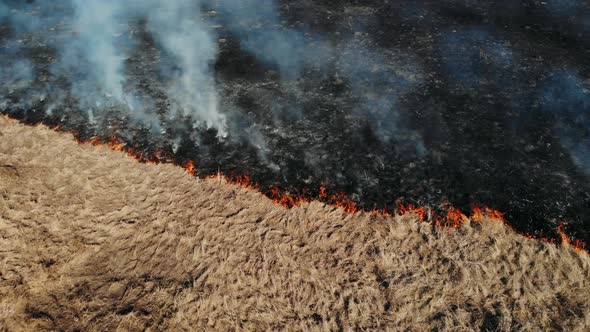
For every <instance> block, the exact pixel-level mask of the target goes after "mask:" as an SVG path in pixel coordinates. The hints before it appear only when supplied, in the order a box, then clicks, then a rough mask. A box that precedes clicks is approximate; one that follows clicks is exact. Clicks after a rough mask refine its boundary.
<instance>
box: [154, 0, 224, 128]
mask: <svg viewBox="0 0 590 332" xmlns="http://www.w3.org/2000/svg"><path fill="white" fill-rule="evenodd" d="M146 2H147V3H148V5H149V6H150V10H149V12H148V26H149V28H150V31H151V32H152V33H153V34H154V36H155V37H156V39H157V40H158V41H159V43H160V45H161V46H162V47H163V49H164V50H165V51H167V52H169V53H170V54H171V55H172V56H173V57H174V59H175V60H176V63H177V66H179V67H180V68H179V70H178V71H177V72H176V73H173V74H172V75H173V77H172V83H171V84H170V86H169V87H168V96H169V97H171V98H172V99H173V100H175V101H176V103H177V104H176V105H175V107H174V109H173V111H174V113H181V114H183V115H196V117H197V119H199V120H202V121H205V124H206V126H207V127H214V128H216V129H217V130H218V131H219V132H220V134H221V135H222V136H226V135H227V132H226V123H225V116H224V115H223V114H222V113H220V111H219V102H218V96H217V93H216V91H215V81H214V77H213V75H212V73H211V69H210V68H211V65H212V64H213V63H214V61H215V59H216V56H217V45H216V42H215V41H214V39H213V36H212V34H211V32H210V31H209V29H208V26H207V25H206V23H205V22H204V20H203V18H202V17H201V14H202V13H201V11H200V5H201V4H200V3H199V2H195V1H187V0H177V1H155V2H150V1H146ZM146 2H143V3H146ZM168 74H169V73H168Z"/></svg>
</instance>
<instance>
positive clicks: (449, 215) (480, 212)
mask: <svg viewBox="0 0 590 332" xmlns="http://www.w3.org/2000/svg"><path fill="white" fill-rule="evenodd" d="M52 129H54V130H56V131H63V128H62V127H61V126H60V125H56V126H54V127H53V128H52ZM74 136H76V135H74ZM76 141H77V142H78V143H79V144H90V145H93V146H98V147H107V148H109V149H111V150H115V151H121V152H123V153H125V154H126V155H128V156H130V157H132V158H134V159H137V160H138V161H141V162H150V163H162V162H166V160H165V159H162V155H165V153H164V152H163V151H162V150H156V151H155V152H154V153H153V154H151V155H149V156H144V155H142V154H140V153H138V152H136V149H134V148H133V147H132V146H128V145H127V144H126V143H125V142H124V141H123V140H121V139H120V138H118V137H116V136H111V137H109V138H108V139H106V140H104V139H102V138H100V137H98V136H94V137H91V138H90V139H88V140H80V139H78V138H76ZM179 166H181V167H182V168H184V169H185V170H186V172H187V173H189V174H191V175H193V176H197V168H196V165H195V163H194V162H193V161H192V160H188V161H185V162H183V163H181V164H180V165H179ZM209 178H215V179H219V180H220V181H221V180H222V179H223V180H225V181H226V182H227V183H230V184H234V185H238V186H241V187H244V188H248V189H256V190H261V189H260V186H259V185H258V184H257V183H256V182H253V181H252V180H251V178H250V176H248V175H235V176H225V175H224V174H222V173H221V171H217V172H216V173H214V174H212V175H210V176H209ZM261 191H263V190H261ZM266 192H267V193H268V195H269V196H270V198H271V199H272V200H273V202H275V203H276V204H279V205H282V206H284V207H286V208H292V207H295V206H300V205H302V204H305V203H309V202H311V201H313V200H318V201H321V202H324V203H326V204H328V205H331V206H334V207H337V208H340V209H341V210H342V211H344V212H345V213H347V214H354V213H356V212H359V211H365V212H369V213H371V214H374V215H380V216H391V215H393V213H392V211H391V210H389V209H388V208H387V207H386V208H383V209H379V208H373V209H371V210H368V209H366V208H364V207H362V206H359V205H358V204H357V203H356V202H355V201H353V200H351V199H350V198H348V196H347V195H346V194H344V193H335V194H329V193H328V190H327V189H326V187H325V185H323V184H322V185H321V186H320V187H319V189H318V191H317V193H316V194H313V193H310V192H309V191H306V192H304V193H303V194H292V193H290V192H289V191H286V190H281V189H279V188H278V187H272V188H270V189H268V190H267V191H266ZM395 211H396V212H397V214H398V215H404V214H414V215H416V216H417V217H418V219H419V220H420V221H421V222H430V223H432V224H434V225H437V226H441V227H449V228H457V227H460V226H461V225H462V224H463V223H466V222H468V221H470V220H471V221H476V222H478V221H482V220H485V219H491V220H496V221H499V222H502V223H505V219H504V213H502V212H500V211H498V210H495V209H492V208H489V207H487V206H483V207H480V206H478V205H474V206H473V207H472V211H471V215H470V216H469V217H468V216H467V215H466V214H464V213H463V212H461V211H460V210H459V209H457V208H455V207H453V206H452V205H450V204H443V207H442V212H438V213H437V212H436V211H435V210H433V209H431V208H430V207H426V206H416V205H413V204H403V203H401V202H399V201H398V202H396V204H395ZM565 226H567V224H565V223H562V224H561V225H560V226H559V227H558V228H557V233H558V234H559V236H560V238H561V243H562V245H565V246H569V247H571V248H573V249H574V250H576V251H577V252H580V253H583V254H586V255H590V253H589V252H588V251H587V250H586V249H585V248H584V243H583V242H582V241H580V240H572V239H571V238H570V237H569V236H568V235H567V234H566V233H565V231H564V228H565ZM522 235H523V236H524V237H527V238H530V239H536V240H539V241H543V242H548V243H553V244H556V242H557V241H556V240H555V239H549V238H544V237H543V238H539V237H535V236H532V235H530V234H522Z"/></svg>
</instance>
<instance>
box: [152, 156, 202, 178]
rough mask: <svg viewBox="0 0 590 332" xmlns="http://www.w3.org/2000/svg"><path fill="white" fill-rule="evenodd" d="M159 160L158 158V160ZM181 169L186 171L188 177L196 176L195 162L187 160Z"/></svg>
mask: <svg viewBox="0 0 590 332" xmlns="http://www.w3.org/2000/svg"><path fill="white" fill-rule="evenodd" d="M158 160H159V158H158ZM182 167H183V168H184V169H185V170H186V172H187V173H188V174H190V175H197V169H196V167H195V162H194V161H192V160H189V161H187V162H185V163H184V165H182Z"/></svg>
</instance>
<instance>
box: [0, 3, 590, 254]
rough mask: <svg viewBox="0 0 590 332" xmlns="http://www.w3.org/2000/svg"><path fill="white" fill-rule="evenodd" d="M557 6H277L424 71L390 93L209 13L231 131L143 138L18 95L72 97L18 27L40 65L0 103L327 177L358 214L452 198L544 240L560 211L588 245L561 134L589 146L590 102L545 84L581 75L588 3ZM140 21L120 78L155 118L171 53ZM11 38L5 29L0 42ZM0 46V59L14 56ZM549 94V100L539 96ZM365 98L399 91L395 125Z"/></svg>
mask: <svg viewBox="0 0 590 332" xmlns="http://www.w3.org/2000/svg"><path fill="white" fill-rule="evenodd" d="M564 3H577V2H575V1H573V2H571V1H570V2H568V1H556V0H555V1H546V2H541V1H521V2H515V1H493V2H492V1H490V2H483V1H477V2H476V1H467V0H464V1H459V0H446V1H440V0H439V1H422V2H420V3H419V4H416V3H415V2H413V1H405V2H400V1H389V3H386V2H384V1H335V0H334V1H327V0H324V1H295V0H292V1H287V0H283V1H282V5H281V15H282V18H283V23H282V24H283V25H284V27H285V28H292V29H303V28H306V29H309V31H311V32H312V34H317V35H321V36H322V37H323V38H324V39H327V40H329V42H330V44H331V45H333V47H335V48H336V49H337V50H338V51H342V53H346V52H347V50H350V49H353V50H357V51H358V53H359V54H363V50H370V51H371V52H376V53H378V54H380V55H381V56H382V57H383V58H384V59H385V60H383V61H381V62H377V63H376V64H377V65H391V64H394V65H396V66H401V67H403V66H406V65H407V66H417V67H419V68H420V70H419V71H420V75H421V78H420V79H418V80H416V82H415V84H414V85H413V86H412V87H411V88H409V89H408V90H407V91H404V92H403V93H400V92H399V91H389V90H388V88H389V86H390V84H391V81H390V80H389V78H383V77H381V76H379V75H378V73H379V68H377V69H375V70H370V71H368V72H367V71H362V70H361V71H360V72H355V75H354V77H345V76H340V75H339V74H340V73H341V72H342V70H341V68H340V67H339V64H338V61H331V60H330V61H328V62H329V63H330V64H329V65H327V66H323V67H322V68H321V69H318V68H316V67H315V66H313V64H311V65H309V64H308V65H307V66H306V67H305V68H304V70H303V71H302V73H301V74H300V75H299V76H297V77H296V78H292V79H285V78H284V77H283V79H281V75H280V74H279V73H278V71H279V68H276V67H275V66H273V65H272V64H268V63H265V62H263V61H261V60H259V59H257V57H256V56H255V55H253V54H251V53H249V52H247V51H246V50H245V48H244V47H243V46H242V45H241V41H240V38H239V37H238V36H237V35H235V34H234V33H233V32H232V31H231V29H226V28H225V24H224V23H225V22H224V17H223V16H222V15H220V17H219V16H218V17H216V18H215V19H214V20H216V22H215V24H216V25H218V27H217V28H216V33H217V34H218V35H219V40H220V42H219V47H220V54H219V58H218V61H217V63H216V64H215V72H216V77H217V79H218V88H219V90H220V93H221V96H222V105H223V109H224V110H225V109H227V110H228V111H227V114H228V117H229V122H230V123H231V124H232V125H231V126H232V129H233V130H232V131H230V137H229V138H227V139H224V140H220V139H218V138H217V136H216V132H215V131H214V130H203V129H194V128H193V127H192V126H191V125H189V124H188V123H190V121H186V123H187V124H186V125H184V124H183V123H182V122H178V121H177V122H175V123H173V124H166V123H165V122H163V127H165V128H166V129H167V130H166V133H165V134H163V135H162V136H158V137H157V138H154V136H153V134H152V133H151V131H150V129H148V128H144V127H143V126H141V125H138V124H133V122H131V121H129V120H128V118H127V117H126V116H125V112H123V111H120V110H118V109H116V108H113V109H108V110H102V111H103V113H102V114H103V115H102V116H101V117H100V119H99V120H98V123H95V124H90V123H89V121H88V118H87V116H86V115H85V113H82V112H79V107H77V101H76V100H75V99H74V98H65V101H64V102H63V107H59V108H56V109H55V110H54V111H53V112H52V113H51V115H47V114H46V113H45V110H46V109H47V107H48V105H50V104H51V102H52V99H51V98H52V97H51V95H49V96H48V97H47V98H46V99H44V100H43V101H39V100H37V101H34V102H29V103H26V102H24V101H23V99H24V98H29V96H30V94H29V93H28V91H31V90H34V89H35V88H42V87H46V86H48V85H51V86H52V87H53V88H54V89H60V90H64V91H67V90H68V88H69V84H70V82H68V79H69V78H67V77H52V76H51V75H50V71H49V70H48V66H49V65H50V64H51V63H52V61H53V59H55V56H54V50H51V49H49V48H47V47H43V43H41V42H39V39H42V38H43V36H29V37H28V38H26V39H25V41H24V45H25V46H26V47H24V51H23V53H25V54H24V55H25V56H27V57H29V58H31V59H32V60H33V61H34V63H35V65H36V73H35V75H36V81H35V85H38V86H33V87H27V88H21V89H8V88H6V87H3V88H2V89H6V90H11V91H8V92H7V93H6V95H7V96H8V104H9V105H13V106H12V107H5V110H4V112H7V113H10V114H11V115H12V116H15V117H19V118H21V119H23V120H24V121H25V122H29V123H36V122H45V123H48V124H51V125H57V124H59V125H61V126H62V128H65V129H68V130H73V131H74V132H76V133H77V135H79V136H80V138H83V139H84V138H90V137H91V136H94V135H99V136H101V137H104V138H107V137H110V136H112V135H118V136H120V137H121V138H122V139H123V140H124V141H125V142H127V143H128V144H129V146H132V147H133V148H134V149H135V150H137V151H139V152H141V153H143V154H145V155H146V156H150V155H151V154H153V153H154V152H155V151H156V150H163V151H164V158H167V159H169V160H170V161H175V162H177V163H182V162H184V161H186V160H193V161H195V162H196V164H197V168H198V170H199V174H201V175H207V174H211V173H215V172H217V171H218V170H221V171H222V172H224V173H226V174H244V173H246V174H249V175H250V176H251V177H252V179H253V180H254V181H256V182H258V183H259V184H260V185H261V188H262V189H263V191H268V190H269V189H270V188H271V187H274V186H279V187H282V188H285V189H286V190H289V191H290V192H292V193H301V192H306V191H307V192H309V195H314V194H317V191H318V188H319V187H320V185H321V184H322V183H324V184H326V185H327V187H328V189H329V191H331V192H336V191H343V192H345V193H346V194H347V195H349V197H350V198H352V199H353V200H355V201H357V202H359V203H362V204H364V206H366V207H367V208H372V207H374V206H377V207H384V206H389V207H392V206H393V202H394V201H395V200H397V199H401V200H403V201H406V202H416V203H422V204H429V205H433V206H437V205H439V204H440V203H442V202H443V201H448V202H450V203H452V204H454V205H455V206H457V207H459V208H460V209H462V210H464V211H469V209H470V206H471V204H474V203H480V204H486V205H489V206H491V207H493V208H496V209H499V210H501V211H504V212H506V214H507V215H506V218H507V220H508V222H509V223H510V224H511V225H513V226H515V227H516V228H517V229H518V230H519V231H522V232H527V233H532V234H535V235H540V236H550V237H551V236H555V228H556V226H557V225H558V224H559V223H560V222H562V221H566V222H568V223H570V227H569V231H570V232H572V233H573V235H574V237H576V238H581V239H583V240H585V242H587V243H588V242H590V224H589V222H590V221H589V220H588V219H587V216H588V215H590V180H589V177H588V175H587V173H585V172H588V170H587V169H586V170H585V169H584V168H585V166H584V165H583V164H579V163H575V162H574V157H576V156H574V155H572V150H571V149H569V148H567V146H566V144H564V137H563V135H564V134H563V132H564V130H560V128H563V127H564V126H565V127H566V129H567V128H573V129H571V130H569V129H568V130H565V133H566V134H565V139H566V141H567V140H573V141H580V142H583V141H586V142H588V141H589V139H588V135H589V129H588V128H590V119H589V115H588V113H589V111H590V104H589V101H588V100H589V98H590V97H589V96H588V92H587V91H588V90H587V89H586V90H583V91H584V92H583V94H582V96H581V97H579V96H577V97H571V94H570V93H569V92H568V91H567V89H569V88H570V87H568V85H567V84H565V87H564V88H563V89H565V91H561V90H560V89H561V88H560V87H557V88H553V85H552V84H553V83H551V82H553V81H555V80H553V79H552V78H555V77H560V76H559V75H561V74H560V73H562V72H574V73H577V75H578V76H579V77H581V78H582V79H586V80H587V79H588V78H589V77H590V51H589V50H590V47H589V45H588V41H589V40H590V33H589V30H588V29H589V27H590V25H589V24H588V23H584V22H590V20H588V18H589V17H590V13H588V6H587V5H584V4H581V5H579V6H578V7H576V8H575V10H574V11H573V12H572V7H571V4H570V5H567V4H564ZM568 6H569V7H568ZM212 9H215V8H212ZM584 20H586V21H584ZM580 22H581V23H580ZM142 27H143V23H142V22H136V24H135V26H134V28H135V29H137V31H138V32H139V33H138V34H136V36H138V41H139V42H140V43H142V44H141V45H140V47H137V48H136V49H135V50H134V53H133V55H132V56H131V57H130V59H129V60H128V63H127V75H128V78H129V81H128V84H129V85H131V86H133V88H135V89H139V90H141V91H143V92H144V93H146V94H147V95H149V96H151V97H152V98H153V99H154V100H155V101H156V102H155V104H156V106H155V107H156V108H157V112H158V114H160V115H163V114H165V113H166V112H167V106H168V101H167V97H166V94H165V93H164V92H163V91H164V88H163V87H162V79H161V78H160V77H158V73H157V70H155V68H156V67H157V66H159V65H161V64H162V63H165V62H166V61H170V60H169V59H168V60H167V59H166V56H165V55H162V56H160V54H159V53H158V51H157V45H155V42H154V41H153V39H152V37H151V36H150V34H149V33H148V32H146V31H145V29H143V28H142ZM256 28H259V27H252V29H256ZM11 33H12V32H11V31H10V29H9V28H6V27H5V28H2V29H1V30H0V34H1V36H2V37H0V38H2V39H0V40H8V39H9V37H10V35H11ZM154 46H155V47H154ZM152 47H153V48H152ZM0 56H1V57H3V59H2V63H3V64H4V63H10V60H11V57H14V56H17V55H9V54H8V53H7V54H0ZM408 58H411V61H410V60H407V61H408V63H406V59H408ZM410 62H411V63H410ZM373 67H374V66H373ZM326 68H327V69H326ZM375 73H377V74H375ZM363 75H366V77H364V76H363ZM363 84H364V85H365V86H366V89H362V88H361V89H359V85H361V87H362V86H363ZM585 84H588V82H587V81H586V82H585ZM554 90H556V91H557V95H558V96H557V97H556V96H555V93H553V94H551V93H550V96H551V97H552V98H553V99H548V98H547V93H548V92H547V91H550V92H551V91H554ZM559 91H561V92H559ZM367 92H374V93H375V94H376V96H377V97H375V98H376V99H377V101H376V103H375V105H376V104H377V103H378V102H379V101H383V100H385V101H389V100H395V103H391V105H389V108H390V109H389V110H388V111H389V112H392V113H394V114H395V123H396V124H395V126H394V128H385V129H386V131H387V132H389V133H390V134H391V135H390V136H388V137H386V138H385V139H384V138H383V133H382V130H383V124H384V123H385V124H387V123H388V121H393V120H391V119H389V118H388V117H387V116H386V115H384V114H383V113H377V114H376V115H375V114H374V113H372V112H371V110H366V109H365V108H367V107H368V106H367V105H372V104H371V100H372V99H371V98H372V97H370V96H369V97H367V96H366V95H365V94H366V93H367ZM560 96H561V97H560ZM554 99H557V102H556V101H555V100H554ZM229 109H232V110H233V111H229ZM562 110H568V111H567V112H562ZM187 120H189V119H187ZM572 133H573V134H572ZM179 137H180V138H181V140H180V141H178V138H179ZM253 137H260V140H256V139H253ZM173 146H174V148H173ZM582 151H584V150H582ZM586 151H587V150H586ZM582 157H584V156H582ZM577 158H578V159H579V158H580V156H577ZM586 158H587V157H586ZM582 159H583V158H582Z"/></svg>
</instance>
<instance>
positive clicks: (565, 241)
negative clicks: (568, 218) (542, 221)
mask: <svg viewBox="0 0 590 332" xmlns="http://www.w3.org/2000/svg"><path fill="white" fill-rule="evenodd" d="M566 226H567V223H561V224H560V225H559V227H557V234H559V237H560V238H561V244H562V245H565V246H569V247H571V248H572V249H574V250H575V251H577V252H579V253H583V254H586V255H590V253H589V252H588V251H587V250H586V249H585V248H584V247H585V245H584V243H583V242H582V241H580V240H573V241H572V240H571V239H570V237H569V236H568V235H567V234H566V233H565V231H564V230H563V229H564V228H565V227H566Z"/></svg>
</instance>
